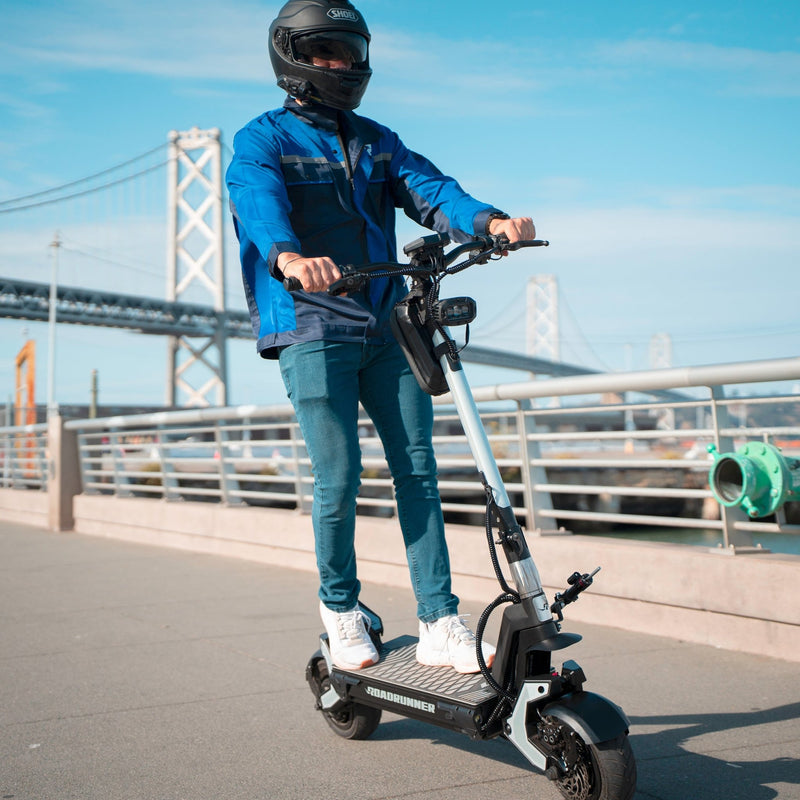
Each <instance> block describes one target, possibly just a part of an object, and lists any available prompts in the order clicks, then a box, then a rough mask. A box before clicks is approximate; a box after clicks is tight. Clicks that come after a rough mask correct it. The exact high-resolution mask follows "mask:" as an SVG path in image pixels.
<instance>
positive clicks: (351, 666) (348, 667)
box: [331, 655, 380, 670]
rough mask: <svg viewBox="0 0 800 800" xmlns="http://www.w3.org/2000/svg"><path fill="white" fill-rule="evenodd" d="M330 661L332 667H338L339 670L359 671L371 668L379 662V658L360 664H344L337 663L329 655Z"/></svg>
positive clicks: (369, 659)
mask: <svg viewBox="0 0 800 800" xmlns="http://www.w3.org/2000/svg"><path fill="white" fill-rule="evenodd" d="M331 661H333V666H334V667H338V668H339V669H346V670H359V669H366V668H367V667H373V666H375V664H377V663H378V661H380V658H376V659H372V658H368V659H367V660H366V661H362V662H361V663H360V664H358V665H356V664H344V663H343V662H341V661H337V660H336V659H335V658H334V657H333V655H331Z"/></svg>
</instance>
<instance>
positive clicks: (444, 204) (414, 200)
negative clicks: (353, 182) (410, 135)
mask: <svg viewBox="0 0 800 800" xmlns="http://www.w3.org/2000/svg"><path fill="white" fill-rule="evenodd" d="M394 140H395V141H394V146H393V149H392V159H391V168H390V170H391V176H392V191H393V194H394V198H395V205H397V206H398V207H399V208H402V209H403V211H404V212H405V214H406V215H407V216H408V217H410V218H411V219H413V220H414V222H417V223H418V224H420V225H422V226H423V227H426V228H430V229H431V230H435V231H439V232H440V233H448V234H449V235H450V238H451V239H452V240H453V241H456V242H465V241H469V240H470V239H471V238H472V237H473V236H476V235H481V234H483V233H485V232H486V224H487V222H488V220H489V215H490V214H494V213H502V212H500V209H498V208H495V207H494V206H491V205H488V204H486V203H481V202H480V201H478V200H476V199H475V198H474V197H472V196H471V195H469V194H467V192H465V191H464V190H463V189H462V188H461V186H460V185H459V183H458V181H456V180H455V179H454V178H451V177H449V176H447V175H444V174H443V173H442V172H440V171H439V169H437V167H436V166H435V165H434V164H433V163H431V162H430V161H429V160H428V159H427V158H425V157H424V156H421V155H420V154H419V153H415V152H414V151H412V150H409V149H408V148H407V147H406V146H405V145H404V144H403V143H402V142H401V141H400V139H399V138H398V137H397V136H394Z"/></svg>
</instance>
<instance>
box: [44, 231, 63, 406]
mask: <svg viewBox="0 0 800 800" xmlns="http://www.w3.org/2000/svg"><path fill="white" fill-rule="evenodd" d="M50 247H51V248H52V250H53V254H52V259H53V270H52V273H51V276H50V308H49V314H48V322H47V325H48V342H47V416H48V417H49V416H51V415H53V414H57V413H58V405H57V404H56V301H57V299H58V251H59V250H60V249H61V236H60V235H59V233H58V231H56V233H55V236H54V237H53V241H52V242H50Z"/></svg>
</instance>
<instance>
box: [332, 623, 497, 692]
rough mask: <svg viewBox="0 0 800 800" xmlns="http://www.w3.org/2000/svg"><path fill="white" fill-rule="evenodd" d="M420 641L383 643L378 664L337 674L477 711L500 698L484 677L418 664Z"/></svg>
mask: <svg viewBox="0 0 800 800" xmlns="http://www.w3.org/2000/svg"><path fill="white" fill-rule="evenodd" d="M417 641H418V640H417V639H416V637H413V636H398V637H397V638H395V639H392V640H391V641H388V642H383V644H382V646H381V651H380V655H381V660H380V661H379V662H378V663H377V664H375V665H373V666H371V667H366V668H364V669H359V670H343V669H340V668H339V667H336V671H337V672H342V673H346V674H348V675H352V676H354V677H356V678H358V679H359V680H363V681H367V682H369V683H370V684H378V683H380V684H383V685H385V686H387V687H389V688H391V689H392V690H393V691H398V690H401V691H402V690H407V691H411V692H415V693H420V692H421V693H424V694H426V695H433V696H435V697H436V698H438V699H441V700H445V701H448V702H451V703H457V704H460V705H466V706H473V707H477V706H480V705H481V704H482V703H485V702H486V701H487V700H492V699H493V698H495V697H496V696H497V694H496V692H495V691H494V690H493V689H492V688H491V687H490V686H489V685H488V684H487V683H486V679H485V678H484V677H483V675H481V674H480V673H475V674H467V675H465V674H463V673H460V672H456V671H455V670H454V669H453V668H452V667H426V666H425V665H424V664H420V663H418V662H417V657H416V649H417Z"/></svg>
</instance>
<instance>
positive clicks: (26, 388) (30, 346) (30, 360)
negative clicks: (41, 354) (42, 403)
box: [14, 339, 36, 425]
mask: <svg viewBox="0 0 800 800" xmlns="http://www.w3.org/2000/svg"><path fill="white" fill-rule="evenodd" d="M23 381H24V385H23ZM14 424H15V425H35V424H36V342H35V341H34V340H33V339H28V341H27V342H25V344H24V345H22V349H21V350H20V351H19V353H17V370H16V381H15V392H14Z"/></svg>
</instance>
